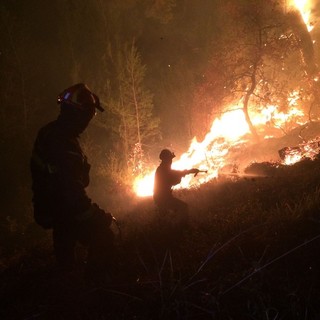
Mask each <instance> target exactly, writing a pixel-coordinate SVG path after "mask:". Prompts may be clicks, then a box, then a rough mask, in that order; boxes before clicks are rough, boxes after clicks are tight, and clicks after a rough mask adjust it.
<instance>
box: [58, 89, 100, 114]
mask: <svg viewBox="0 0 320 320" xmlns="http://www.w3.org/2000/svg"><path fill="white" fill-rule="evenodd" d="M57 103H58V104H61V105H62V104H63V105H65V104H66V105H71V106H73V107H75V108H76V110H78V111H89V112H91V111H92V112H93V113H95V111H96V109H98V110H99V111H104V109H103V108H102V107H101V105H100V101H99V98H98V97H97V96H96V95H95V94H94V93H93V92H92V91H91V90H90V89H89V88H88V86H87V85H85V84H84V83H78V84H75V85H73V86H71V87H69V88H67V89H65V90H64V91H62V92H61V93H60V94H59V95H58V99H57Z"/></svg>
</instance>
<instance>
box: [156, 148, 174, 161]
mask: <svg viewBox="0 0 320 320" xmlns="http://www.w3.org/2000/svg"><path fill="white" fill-rule="evenodd" d="M175 156H176V155H175V154H174V153H173V152H171V151H170V150H169V149H163V150H162V151H161V152H160V155H159V158H160V159H161V160H172V159H173V158H174V157H175Z"/></svg>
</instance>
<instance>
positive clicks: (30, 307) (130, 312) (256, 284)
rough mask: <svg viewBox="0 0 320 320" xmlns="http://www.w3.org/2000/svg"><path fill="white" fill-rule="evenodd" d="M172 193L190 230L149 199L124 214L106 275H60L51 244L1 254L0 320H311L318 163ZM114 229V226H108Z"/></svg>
mask: <svg viewBox="0 0 320 320" xmlns="http://www.w3.org/2000/svg"><path fill="white" fill-rule="evenodd" d="M250 169H251V170H264V172H268V173H269V174H268V176H267V177H264V178H254V179H253V178H238V177H232V179H229V178H228V179H226V178H223V179H219V180H216V181H212V182H211V183H208V184H206V185H203V186H201V187H200V188H198V189H194V190H185V191H180V194H179V196H180V197H181V198H184V199H185V200H186V201H187V202H188V203H189V204H190V207H191V221H190V225H189V227H188V228H186V229H184V230H180V229H179V227H177V226H175V224H174V219H172V218H171V217H167V219H162V220H159V219H158V218H157V214H156V211H155V210H154V207H153V204H152V202H151V199H144V200H143V201H141V202H140V203H138V204H137V205H136V207H135V208H134V209H133V210H131V211H128V212H125V213H123V215H122V218H121V221H120V223H121V225H122V236H123V237H122V239H119V237H118V248H119V252H118V260H117V265H116V268H115V270H114V272H113V275H112V277H111V278H110V279H108V280H106V281H105V282H103V283H98V284H97V283H96V284H92V283H91V284H88V283H85V282H84V281H83V278H82V271H83V270H82V269H83V259H84V258H83V257H84V248H81V247H79V250H78V257H79V265H78V270H76V271H75V272H74V273H72V274H69V275H61V274H60V273H59V272H58V270H57V269H56V267H55V264H54V261H53V257H52V253H51V248H50V242H49V241H48V240H46V241H42V242H41V244H39V245H35V244H34V247H33V249H32V250H31V251H30V252H29V253H28V254H21V255H19V258H15V259H11V260H8V259H7V260H5V261H3V262H2V263H3V271H2V273H1V281H0V283H1V287H0V290H1V291H0V301H1V302H0V310H1V313H0V318H1V319H237V320H238V319H319V316H320V307H319V306H320V295H319V293H320V291H319V289H320V256H319V253H318V251H319V245H320V210H319V208H320V189H319V179H320V160H318V159H316V160H314V161H310V160H305V161H302V162H300V163H297V164H296V165H294V166H278V167H275V166H274V165H272V164H270V163H261V164H255V166H253V167H251V168H249V169H248V170H249V171H250ZM115 232H117V231H116V230H115Z"/></svg>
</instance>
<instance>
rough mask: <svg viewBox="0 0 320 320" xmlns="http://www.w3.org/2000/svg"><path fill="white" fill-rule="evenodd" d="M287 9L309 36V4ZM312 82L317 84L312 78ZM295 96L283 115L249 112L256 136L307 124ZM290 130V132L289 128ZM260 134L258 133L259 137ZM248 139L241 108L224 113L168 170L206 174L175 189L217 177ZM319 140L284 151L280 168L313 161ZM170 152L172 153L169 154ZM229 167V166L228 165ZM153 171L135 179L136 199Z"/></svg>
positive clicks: (146, 191) (293, 2)
mask: <svg viewBox="0 0 320 320" xmlns="http://www.w3.org/2000/svg"><path fill="white" fill-rule="evenodd" d="M289 4H290V6H291V8H294V9H295V10H298V11H299V12H300V13H301V16H302V18H303V20H304V22H305V24H306V26H307V28H308V31H309V32H310V31H311V30H312V29H313V26H312V24H311V22H310V14H311V4H310V0H289ZM314 81H318V78H315V79H314ZM299 98H300V95H299V92H298V91H293V92H292V93H291V94H290V95H289V97H288V106H289V107H290V109H289V110H288V112H286V113H284V112H281V111H279V110H278V107H277V106H273V105H270V106H267V107H265V108H263V109H261V110H258V111H252V110H251V111H250V119H251V122H252V124H253V125H254V127H255V128H256V129H257V130H258V131H259V134H260V135H261V134H262V135H263V134H264V138H265V139H268V138H271V137H273V134H274V133H272V134H271V135H270V134H268V133H267V132H266V133H265V132H264V129H265V128H266V127H268V126H267V124H268V123H272V127H273V128H274V129H277V128H278V129H279V130H280V131H281V130H284V128H286V126H287V125H288V124H292V123H293V124H294V125H302V124H304V123H306V122H307V121H308V119H307V117H306V115H304V112H303V111H302V110H301V109H300V108H299ZM291 129H292V128H291ZM261 132H262V133H261ZM249 139H250V130H249V127H248V124H247V122H246V120H245V116H244V113H243V110H242V108H241V107H238V106H234V107H232V108H228V109H226V111H225V112H224V113H223V114H222V116H221V117H220V118H216V119H215V120H214V121H213V122H212V125H211V129H210V131H209V132H208V133H207V135H206V136H205V138H204V139H203V141H201V142H199V141H197V139H196V138H193V140H192V142H191V144H190V147H189V150H188V151H187V152H185V153H184V154H182V155H181V157H180V158H179V159H178V160H177V161H175V162H173V164H172V168H173V169H177V170H184V169H190V168H198V169H200V170H207V172H208V173H207V174H202V175H201V174H199V175H198V177H197V178H194V177H193V176H192V175H187V176H186V177H185V178H183V179H182V181H181V183H180V184H179V185H178V186H177V188H190V187H193V186H197V185H199V184H201V183H204V182H207V181H209V180H211V179H214V178H216V177H218V176H219V171H220V170H221V169H222V168H223V167H225V166H227V165H230V163H228V162H227V160H226V159H227V155H228V153H229V150H230V149H231V148H233V147H241V146H243V145H244V143H245V142H248V141H249ZM319 145H320V138H319V140H314V141H311V142H308V143H306V144H304V145H301V146H299V147H297V148H288V151H287V153H286V154H285V157H284V159H283V164H286V165H290V164H294V163H296V162H298V161H300V160H301V159H303V158H304V157H309V158H314V157H315V155H316V154H318V153H319V151H320V147H319ZM173 151H174V150H173ZM231 165H232V164H231ZM154 173H155V168H152V169H151V170H150V173H148V174H147V175H145V176H140V177H137V178H136V179H135V181H134V187H133V188H134V191H135V193H136V194H137V195H138V196H141V197H143V196H151V195H152V193H153V182H154Z"/></svg>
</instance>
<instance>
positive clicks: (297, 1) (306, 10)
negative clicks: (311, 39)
mask: <svg viewBox="0 0 320 320" xmlns="http://www.w3.org/2000/svg"><path fill="white" fill-rule="evenodd" d="M291 6H292V7H295V8H296V9H298V10H299V11H300V13H301V16H302V19H303V21H304V23H305V24H306V26H307V29H308V31H309V32H310V31H311V30H312V29H313V25H312V23H311V22H310V15H311V4H310V1H309V0H291Z"/></svg>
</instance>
